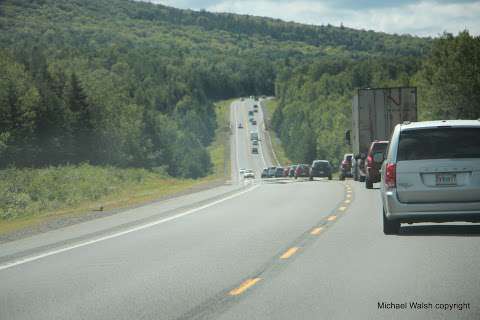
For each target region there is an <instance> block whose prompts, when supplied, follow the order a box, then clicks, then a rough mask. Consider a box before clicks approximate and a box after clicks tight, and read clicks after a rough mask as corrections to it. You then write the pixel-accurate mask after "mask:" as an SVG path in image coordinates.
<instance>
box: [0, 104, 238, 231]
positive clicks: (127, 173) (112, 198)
mask: <svg viewBox="0 0 480 320" xmlns="http://www.w3.org/2000/svg"><path fill="white" fill-rule="evenodd" d="M230 103H231V100H230V101H222V102H219V103H217V104H216V114H217V121H218V128H217V131H216V136H215V140H214V142H213V143H212V144H211V146H209V148H208V151H209V153H210V156H211V159H212V163H213V170H212V174H211V175H209V176H207V177H204V178H201V179H197V180H193V179H175V178H172V177H170V176H168V175H167V174H165V173H164V172H163V171H161V170H146V169H138V168H130V169H121V168H115V167H100V166H92V165H88V164H82V165H77V166H59V167H50V168H42V169H14V168H11V169H5V170H0V233H5V232H10V231H14V230H17V229H21V228H23V227H27V226H31V225H35V224H38V223H41V222H43V221H45V220H47V219H53V218H56V217H60V216H65V215H81V214H82V213H85V212H90V211H92V210H98V209H99V208H100V207H103V209H104V210H109V209H114V208H122V207H128V206H131V205H135V204H140V203H145V202H148V201H151V200H155V199H159V198H161V197H164V196H168V195H172V194H175V193H178V192H181V191H185V190H187V189H190V188H193V187H198V186H201V185H206V184H208V183H212V182H214V181H218V180H223V179H226V178H227V177H229V176H230V162H229V161H230V159H229V154H230V149H229V137H230V132H229V125H228V124H229V106H230Z"/></svg>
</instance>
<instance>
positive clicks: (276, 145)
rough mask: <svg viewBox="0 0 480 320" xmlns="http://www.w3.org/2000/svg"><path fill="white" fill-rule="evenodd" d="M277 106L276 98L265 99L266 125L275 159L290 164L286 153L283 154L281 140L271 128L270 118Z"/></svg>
mask: <svg viewBox="0 0 480 320" xmlns="http://www.w3.org/2000/svg"><path fill="white" fill-rule="evenodd" d="M277 106H278V102H277V100H276V99H271V100H267V101H266V103H265V109H266V115H265V117H266V121H267V126H268V128H269V130H268V132H269V134H270V138H271V140H272V147H273V151H274V152H275V155H276V156H277V160H278V162H280V165H282V166H285V165H289V164H291V163H292V161H290V159H288V157H287V155H286V154H285V150H284V149H283V146H282V142H281V141H280V139H279V138H278V137H277V135H276V133H275V131H274V130H273V129H272V127H271V125H270V120H271V118H272V115H273V113H274V112H275V110H276V109H277Z"/></svg>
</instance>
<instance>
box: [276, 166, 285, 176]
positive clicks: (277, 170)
mask: <svg viewBox="0 0 480 320" xmlns="http://www.w3.org/2000/svg"><path fill="white" fill-rule="evenodd" d="M275 178H283V168H282V167H277V169H275Z"/></svg>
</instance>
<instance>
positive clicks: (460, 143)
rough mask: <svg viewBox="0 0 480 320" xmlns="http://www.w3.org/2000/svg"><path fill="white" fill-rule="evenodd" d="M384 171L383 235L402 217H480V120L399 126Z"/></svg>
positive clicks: (478, 219)
mask: <svg viewBox="0 0 480 320" xmlns="http://www.w3.org/2000/svg"><path fill="white" fill-rule="evenodd" d="M381 172H382V173H381V176H382V181H381V185H380V193H381V197H382V202H383V231H384V233H385V234H395V233H398V232H399V230H400V224H401V223H404V222H405V223H413V222H448V221H467V222H480V120H443V121H427V122H413V123H404V124H399V125H397V126H396V127H395V130H394V131H393V134H392V137H391V140H390V144H389V147H388V152H387V156H386V159H385V161H384V163H383V165H382V171H381Z"/></svg>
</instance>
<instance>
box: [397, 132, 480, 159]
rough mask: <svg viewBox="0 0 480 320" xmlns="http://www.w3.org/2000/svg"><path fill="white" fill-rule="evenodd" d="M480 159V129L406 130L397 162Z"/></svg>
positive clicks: (402, 133)
mask: <svg viewBox="0 0 480 320" xmlns="http://www.w3.org/2000/svg"><path fill="white" fill-rule="evenodd" d="M455 158H480V128H435V129H419V130H406V131H402V132H401V134H400V140H399V146H398V154H397V160H398V161H404V160H425V159H455Z"/></svg>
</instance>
